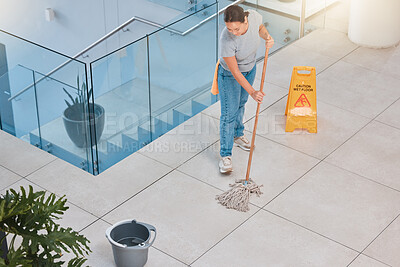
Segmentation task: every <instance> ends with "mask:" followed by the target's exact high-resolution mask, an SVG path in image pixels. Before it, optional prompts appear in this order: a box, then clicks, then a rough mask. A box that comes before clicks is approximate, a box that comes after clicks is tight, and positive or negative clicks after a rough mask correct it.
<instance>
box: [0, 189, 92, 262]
mask: <svg viewBox="0 0 400 267" xmlns="http://www.w3.org/2000/svg"><path fill="white" fill-rule="evenodd" d="M46 194H48V195H47V196H46ZM66 202H67V199H66V198H65V196H62V197H57V196H56V195H55V194H53V193H46V192H45V191H38V192H33V188H32V186H29V190H28V192H27V191H26V190H25V189H24V188H23V187H21V192H16V191H15V190H14V189H10V190H7V191H6V194H5V195H3V197H2V198H0V230H2V231H4V232H5V233H6V235H7V236H10V235H11V236H12V235H14V236H13V237H12V238H11V240H10V242H9V243H10V245H9V247H10V251H9V254H8V257H9V261H10V262H11V260H12V261H13V262H18V261H19V260H21V261H22V260H26V261H29V262H31V264H30V265H29V266H61V265H62V263H63V261H61V260H60V257H61V256H60V255H61V254H62V253H63V252H73V253H74V255H75V256H76V258H79V257H81V256H85V255H88V254H89V252H91V250H90V248H89V246H88V244H89V240H87V239H86V237H84V236H83V235H80V234H79V233H78V232H75V231H73V230H72V228H66V229H65V228H63V227H61V226H60V225H59V224H58V223H57V222H56V221H57V220H58V219H60V217H61V215H63V214H64V212H65V211H66V210H67V209H68V207H67V206H66ZM16 236H19V237H21V238H22V242H21V244H20V246H19V247H18V249H17V250H15V249H14V245H15V240H16V238H15V237H16ZM76 262H77V264H79V263H80V262H81V261H78V260H77V261H76ZM83 262H84V261H82V263H83ZM0 264H2V263H1V262H0ZM0 266H1V265H0ZM10 266H13V265H10ZM14 266H17V265H14ZM22 266H27V265H22ZM77 266H79V265H77Z"/></svg>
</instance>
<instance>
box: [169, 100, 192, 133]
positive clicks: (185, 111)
mask: <svg viewBox="0 0 400 267" xmlns="http://www.w3.org/2000/svg"><path fill="white" fill-rule="evenodd" d="M192 116H193V114H192V101H186V102H185V103H183V104H182V105H180V106H179V107H176V108H175V109H173V120H174V127H176V126H178V125H179V124H181V123H183V122H185V121H186V120H188V119H190V117H192Z"/></svg>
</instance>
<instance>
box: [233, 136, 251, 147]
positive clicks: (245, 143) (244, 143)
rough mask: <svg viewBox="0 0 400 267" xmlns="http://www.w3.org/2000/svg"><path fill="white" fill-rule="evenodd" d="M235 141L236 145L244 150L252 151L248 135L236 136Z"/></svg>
mask: <svg viewBox="0 0 400 267" xmlns="http://www.w3.org/2000/svg"><path fill="white" fill-rule="evenodd" d="M234 142H235V146H238V147H240V148H241V149H243V150H246V151H250V148H251V144H250V141H249V140H247V138H246V136H244V135H242V136H240V137H236V138H235V140H234Z"/></svg>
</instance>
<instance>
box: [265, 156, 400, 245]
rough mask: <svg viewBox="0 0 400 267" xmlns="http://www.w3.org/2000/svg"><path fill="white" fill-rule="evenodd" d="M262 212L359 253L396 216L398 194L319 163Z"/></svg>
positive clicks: (397, 212) (399, 200)
mask: <svg viewBox="0 0 400 267" xmlns="http://www.w3.org/2000/svg"><path fill="white" fill-rule="evenodd" d="M265 209H267V210H270V211H272V212H274V213H276V214H278V215H280V216H283V217H284V218H287V219H289V220H291V221H294V222H296V223H298V224H300V225H302V226H304V227H306V228H308V229H311V230H313V231H315V232H317V233H319V234H321V235H324V236H326V237H328V238H331V239H332V240H335V241H337V242H339V243H341V244H344V245H346V246H349V247H351V248H353V249H355V250H357V251H362V250H363V249H364V248H366V246H367V245H368V244H369V243H370V242H371V241H372V240H373V239H374V238H375V237H376V236H377V235H378V234H379V233H380V232H381V231H382V230H383V229H384V228H385V227H386V226H387V225H389V223H390V222H391V221H392V220H393V219H394V218H396V216H397V215H398V214H399V210H400V193H399V192H398V191H395V190H392V189H389V188H387V187H385V186H382V185H379V184H377V183H375V182H372V181H369V180H367V179H365V178H362V177H359V176H357V175H355V174H352V173H349V172H347V171H345V170H342V169H339V168H337V167H334V166H332V165H329V164H327V163H320V164H319V165H318V166H317V167H315V168H314V169H313V170H311V171H310V172H309V173H307V174H306V175H305V176H304V177H303V178H302V179H300V180H299V181H298V182H296V184H294V185H293V186H292V187H290V188H289V189H288V190H286V191H285V192H284V193H283V194H281V195H280V196H279V197H278V198H276V199H275V200H273V201H272V202H271V203H269V204H268V205H267V206H266V207H265Z"/></svg>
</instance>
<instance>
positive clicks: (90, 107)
mask: <svg viewBox="0 0 400 267" xmlns="http://www.w3.org/2000/svg"><path fill="white" fill-rule="evenodd" d="M63 90H64V92H65V93H66V94H67V95H68V97H69V100H70V101H69V100H65V103H66V104H67V106H68V107H67V108H66V109H65V110H64V112H63V121H64V126H65V129H66V131H67V133H68V136H69V138H70V139H71V140H72V142H73V143H74V144H75V145H76V146H77V147H89V146H91V145H90V140H89V139H88V134H86V133H89V132H90V131H92V133H91V137H92V138H91V139H92V144H93V145H94V144H95V143H97V142H98V141H99V139H100V137H101V134H102V133H103V129H104V117H105V114H104V108H103V107H102V106H100V105H99V104H95V103H90V98H91V96H92V91H93V89H90V91H89V93H88V99H87V101H85V93H86V92H87V88H86V83H85V82H83V83H82V85H80V83H79V76H78V77H77V90H76V91H77V92H76V96H75V98H74V97H73V96H72V95H71V94H70V93H69V92H68V91H67V90H66V89H65V88H63ZM89 125H90V129H89V127H88V126H89ZM95 125H96V127H94V126H95ZM94 130H95V131H96V138H94V137H95V135H94V133H93V131H94Z"/></svg>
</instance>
